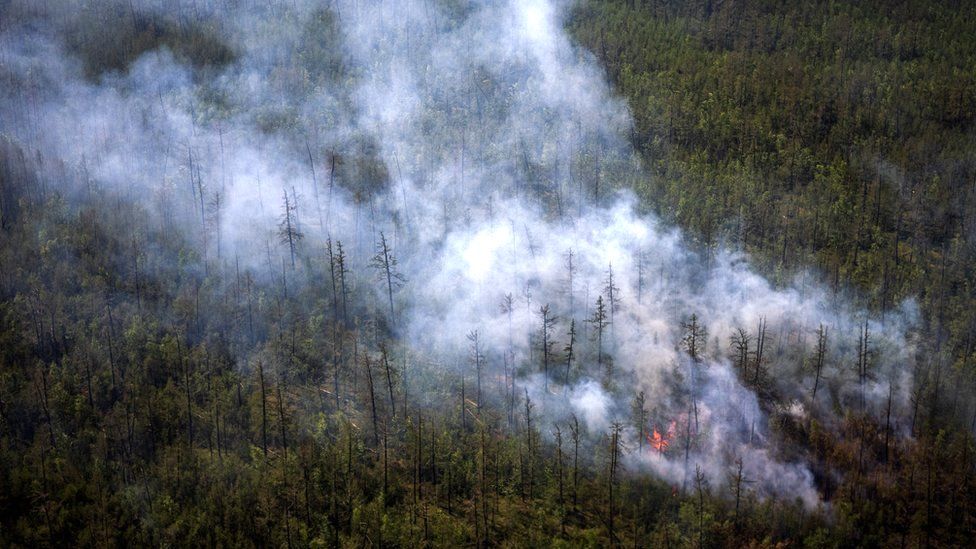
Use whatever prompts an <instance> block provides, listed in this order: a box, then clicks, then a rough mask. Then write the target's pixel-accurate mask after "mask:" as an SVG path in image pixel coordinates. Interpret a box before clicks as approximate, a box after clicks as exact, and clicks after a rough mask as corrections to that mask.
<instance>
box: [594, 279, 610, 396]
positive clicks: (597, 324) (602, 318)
mask: <svg viewBox="0 0 976 549" xmlns="http://www.w3.org/2000/svg"><path fill="white" fill-rule="evenodd" d="M589 322H590V324H592V325H593V328H594V329H595V330H596V342H597V346H596V363H597V364H598V365H600V366H603V365H604V364H603V331H604V330H605V329H606V327H607V326H608V325H609V324H610V322H609V320H608V319H607V307H606V305H605V304H604V303H603V296H602V295H601V296H597V298H596V309H595V310H594V311H593V316H592V317H590V321H589ZM609 378H610V372H609V368H608V372H607V379H608V380H609Z"/></svg>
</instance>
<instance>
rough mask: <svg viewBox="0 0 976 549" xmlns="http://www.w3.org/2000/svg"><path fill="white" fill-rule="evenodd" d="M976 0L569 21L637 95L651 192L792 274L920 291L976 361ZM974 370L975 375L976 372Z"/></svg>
mask: <svg viewBox="0 0 976 549" xmlns="http://www.w3.org/2000/svg"><path fill="white" fill-rule="evenodd" d="M974 20H976V6H974V5H973V4H971V3H967V2H946V3H939V2H926V3H924V5H919V4H918V3H917V2H895V3H891V2H838V1H818V2H814V3H795V2H779V1H775V0H757V1H748V2H732V1H727V2H712V1H703V2H667V1H656V0H648V1H638V2H634V1H629V0H593V1H589V2H584V3H582V6H581V7H580V8H578V9H577V10H576V12H575V13H574V15H573V17H572V19H571V21H570V22H569V26H570V28H571V30H572V32H573V34H574V35H575V36H576V37H577V38H578V39H579V40H580V41H581V43H582V44H584V45H585V46H586V47H587V48H589V49H590V50H591V51H592V52H594V53H595V54H596V56H597V57H598V58H599V59H600V61H601V62H602V64H603V66H604V67H605V68H606V70H607V72H608V74H609V76H610V77H611V79H612V80H613V82H614V83H615V86H616V89H617V90H618V91H619V93H621V94H623V95H624V96H625V97H626V98H627V99H628V102H629V105H630V108H631V110H632V112H633V114H634V118H635V123H634V131H633V140H634V143H635V145H636V146H637V147H638V148H639V149H640V150H641V151H642V153H643V156H644V159H645V164H646V166H647V167H648V168H649V169H650V170H651V171H652V173H653V176H652V177H651V178H650V179H648V180H646V181H644V182H643V183H642V184H640V185H639V186H638V188H637V191H638V193H639V194H640V196H641V197H642V198H643V202H644V204H645V205H646V206H647V207H648V208H650V209H653V210H655V211H656V212H657V213H659V214H661V215H662V216H664V217H665V218H666V219H669V220H672V221H674V222H676V223H677V224H679V225H680V226H682V227H685V228H687V229H689V230H690V231H691V232H692V234H693V235H695V236H696V238H697V239H698V240H699V242H700V243H701V245H702V246H704V247H706V248H713V247H715V246H717V245H719V243H726V244H728V245H730V246H733V247H737V248H740V249H744V250H747V251H749V252H751V253H752V254H753V255H754V257H755V258H756V260H757V262H758V263H759V264H760V265H761V266H762V267H763V270H764V271H765V272H766V273H767V274H768V275H770V276H773V277H775V279H778V280H780V281H781V282H785V281H787V280H789V278H790V277H791V276H792V275H793V274H794V273H795V272H796V271H798V270H803V269H806V268H809V267H813V268H816V269H818V270H819V272H820V273H821V275H822V277H823V279H824V280H826V281H828V282H829V283H830V284H832V286H833V287H834V288H835V289H843V288H847V287H851V286H853V287H854V288H857V289H858V290H859V291H860V292H861V293H862V295H864V296H866V298H867V300H868V302H869V304H870V305H871V306H872V307H874V308H875V309H877V310H881V311H887V310H890V309H891V308H892V307H894V306H896V305H897V304H898V303H899V301H900V300H902V299H904V298H906V297H911V296H916V297H917V299H918V300H919V302H920V304H921V305H922V308H923V311H924V312H925V320H926V323H927V325H928V326H927V331H929V332H930V333H933V334H937V340H938V344H937V348H938V350H937V352H939V353H941V352H943V350H942V347H943V344H945V345H946V346H947V347H948V349H947V350H945V352H946V353H947V354H948V356H951V358H952V362H953V364H954V366H955V368H956V369H957V370H961V371H963V372H964V373H965V376H963V378H964V379H967V380H972V379H973V374H974V371H973V368H976V360H974V359H976V355H974V352H976V346H974V343H976V339H974V338H976V293H974V290H976V284H974V282H976V280H974V278H973V276H974V275H973V272H972V268H971V266H972V265H973V263H974V261H976V255H974V254H976V246H974V240H973V239H974V235H976V233H974V232H973V219H974V215H973V213H974V209H976V185H974V182H976V161H974V158H973V150H976V133H974V131H973V130H974V121H976V25H974ZM969 382H970V383H971V381H969Z"/></svg>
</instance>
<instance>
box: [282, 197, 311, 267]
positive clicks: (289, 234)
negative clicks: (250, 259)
mask: <svg viewBox="0 0 976 549" xmlns="http://www.w3.org/2000/svg"><path fill="white" fill-rule="evenodd" d="M282 203H283V206H284V210H285V211H284V212H282V214H281V217H280V218H279V221H278V239H279V240H280V241H281V243H282V244H287V245H288V253H289V254H290V255H291V268H292V269H294V268H295V250H296V248H297V247H298V245H299V244H300V243H301V241H302V239H304V238H305V234H304V233H302V231H301V230H299V228H298V215H297V214H298V204H297V197H296V196H295V194H294V190H292V196H291V197H289V196H288V191H286V190H282Z"/></svg>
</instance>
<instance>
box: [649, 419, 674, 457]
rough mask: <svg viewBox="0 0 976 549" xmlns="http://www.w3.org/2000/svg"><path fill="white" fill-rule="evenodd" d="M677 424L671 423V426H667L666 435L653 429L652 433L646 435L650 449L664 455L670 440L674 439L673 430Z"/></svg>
mask: <svg viewBox="0 0 976 549" xmlns="http://www.w3.org/2000/svg"><path fill="white" fill-rule="evenodd" d="M676 427H677V424H676V423H675V422H674V421H672V422H671V425H669V426H668V431H667V433H664V434H661V433H660V432H659V431H658V430H657V428H656V427H655V428H654V430H653V432H652V433H651V434H649V435H647V442H648V444H650V445H651V448H653V449H655V450H657V451H658V452H661V453H664V451H665V450H667V449H668V446H670V445H671V439H673V438H674V430H675V428H676Z"/></svg>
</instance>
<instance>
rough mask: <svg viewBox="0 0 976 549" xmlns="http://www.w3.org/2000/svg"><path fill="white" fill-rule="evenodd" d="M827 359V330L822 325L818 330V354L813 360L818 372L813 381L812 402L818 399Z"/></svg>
mask: <svg viewBox="0 0 976 549" xmlns="http://www.w3.org/2000/svg"><path fill="white" fill-rule="evenodd" d="M826 357H827V328H826V327H825V326H824V325H823V324H821V325H820V329H818V330H817V354H816V355H815V356H814V359H813V367H814V370H815V372H816V377H814V379H813V393H812V394H811V395H810V399H811V400H816V399H817V388H818V387H820V376H821V374H822V372H823V367H824V360H825V359H826Z"/></svg>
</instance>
